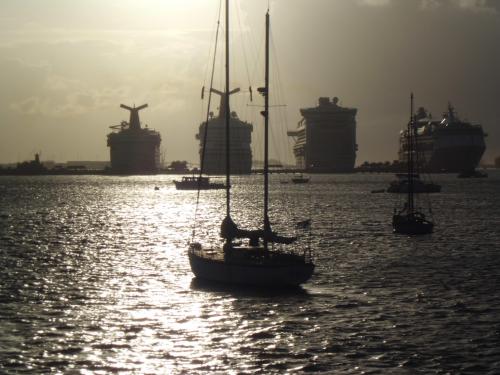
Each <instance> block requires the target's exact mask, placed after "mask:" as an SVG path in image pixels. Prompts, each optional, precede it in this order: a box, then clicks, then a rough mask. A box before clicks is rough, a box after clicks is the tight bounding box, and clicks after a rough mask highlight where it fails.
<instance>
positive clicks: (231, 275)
mask: <svg viewBox="0 0 500 375" xmlns="http://www.w3.org/2000/svg"><path fill="white" fill-rule="evenodd" d="M228 9H229V0H226V77H225V78H226V90H225V94H224V95H225V98H224V99H225V110H226V113H225V127H226V139H225V140H226V217H225V218H224V220H223V221H222V224H221V231H220V235H221V237H222V238H223V239H224V245H223V246H222V247H221V248H209V249H204V248H203V247H202V245H201V244H200V243H196V242H195V243H191V244H190V246H189V250H188V256H189V263H190V265H191V270H192V271H193V273H194V275H195V276H196V278H197V279H201V280H205V281H215V282H222V283H227V284H233V285H250V286H257V287H266V288H270V287H271V288H276V287H296V286H298V285H300V284H302V283H305V282H306V281H307V280H309V278H310V277H311V276H312V274H313V271H314V263H313V262H312V257H311V252H310V249H307V250H305V251H304V252H303V253H301V254H297V253H295V252H291V251H288V252H285V251H283V250H274V249H273V247H274V246H272V245H274V244H282V245H287V244H292V243H293V242H295V241H296V239H297V238H296V237H286V236H280V235H278V234H277V233H276V232H274V231H273V230H272V228H271V223H270V220H269V216H268V211H269V151H268V150H269V127H268V124H269V11H268V12H267V14H266V73H265V87H262V88H259V89H258V91H259V92H260V93H261V94H262V96H263V97H264V100H265V109H264V111H262V112H261V113H262V115H263V116H264V129H265V131H264V134H265V135H264V215H263V228H262V229H258V230H245V229H240V228H239V227H238V226H237V225H236V223H235V222H234V221H233V219H232V218H231V190H230V186H231V184H230V179H231V174H230V162H229V158H230V152H229V150H230V137H229V132H230V127H229V123H230V110H229V96H230V90H229V22H228V21H229V17H228V14H229V11H228ZM235 240H237V241H241V240H248V244H245V245H243V244H242V243H241V242H235Z"/></svg>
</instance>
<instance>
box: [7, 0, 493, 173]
mask: <svg viewBox="0 0 500 375" xmlns="http://www.w3.org/2000/svg"><path fill="white" fill-rule="evenodd" d="M267 3H268V1H267V0H231V4H232V8H233V10H234V12H232V18H231V20H232V21H231V22H232V25H233V26H234V30H235V31H234V34H233V35H232V40H233V46H232V49H233V51H234V55H233V56H232V61H233V64H232V66H233V68H234V75H233V77H234V83H233V86H234V87H236V86H241V87H242V88H246V87H248V85H249V83H250V84H251V85H252V86H253V87H258V86H260V85H262V81H263V77H262V76H263V74H262V72H261V69H260V66H261V65H260V64H261V62H262V61H261V60H262V58H263V33H264V26H263V21H264V14H265V10H266V7H267ZM218 6H219V0H71V1H69V0H1V1H0V162H4V163H5V162H17V161H22V160H26V159H29V158H32V156H33V154H34V153H35V152H38V151H41V152H42V158H43V159H46V160H47V159H52V160H57V161H66V160H108V159H109V150H108V148H107V147H106V134H107V133H109V128H108V126H110V125H114V124H118V123H120V121H121V120H125V119H128V116H127V113H126V111H124V110H122V109H120V108H119V105H120V103H124V104H129V105H132V104H134V103H135V104H136V105H140V104H142V103H148V104H149V108H148V109H146V110H145V111H143V112H141V120H142V121H143V123H147V124H148V125H149V126H150V127H152V128H155V129H156V130H159V131H160V133H161V135H162V139H163V140H162V148H163V149H164V150H165V158H166V160H167V161H170V160H176V159H185V160H189V161H197V159H198V156H197V151H198V148H197V141H196V140H195V138H194V135H195V133H196V132H197V129H198V125H199V123H200V122H201V121H202V118H203V109H202V108H203V102H202V101H201V100H200V90H201V87H202V86H203V85H208V83H207V66H208V65H209V53H210V48H211V47H213V38H214V30H215V25H216V17H217V10H218ZM271 14H272V34H273V42H274V47H275V48H274V49H275V52H276V53H275V55H274V56H275V60H274V66H275V69H274V71H275V72H276V74H278V73H279V77H280V80H279V83H280V90H281V92H282V95H281V96H280V97H279V98H277V99H275V100H274V102H275V103H280V104H286V105H287V107H286V118H287V119H288V127H289V128H295V126H296V123H297V121H299V120H300V114H299V108H301V107H308V106H313V105H315V104H316V102H317V98H318V97H319V96H330V97H333V96H338V97H339V98H340V100H341V103H342V104H343V105H346V106H350V107H356V108H358V109H359V111H358V118H357V120H358V131H357V135H358V144H359V152H358V158H357V163H358V164H359V163H361V162H363V161H365V160H370V161H381V160H393V159H395V158H396V157H397V148H398V133H399V130H400V129H401V128H402V127H403V126H404V125H405V123H406V121H407V118H408V96H409V92H410V91H411V90H413V91H414V93H415V96H416V104H417V105H423V106H425V107H427V108H428V109H429V110H430V111H431V112H432V113H433V114H434V117H438V116H440V115H441V113H442V112H443V111H444V110H445V109H446V106H447V103H448V101H451V102H452V103H453V104H454V105H455V107H456V109H457V111H458V113H459V115H460V116H461V117H462V118H464V119H468V120H470V121H472V122H478V123H481V124H483V127H484V129H485V130H486V131H487V132H488V134H489V136H488V138H487V152H486V155H485V159H486V160H487V161H491V160H492V159H493V158H494V157H495V156H499V155H500V130H499V123H500V1H496V0H490V1H488V0H272V1H271ZM276 61H277V62H278V65H277V68H276ZM218 71H220V69H219V70H218ZM276 74H275V75H274V77H275V78H276ZM216 82H217V84H216V86H218V87H220V85H221V82H220V78H218V79H217V80H216ZM277 90H278V89H277V88H276V90H275V92H277ZM234 99H235V101H234V104H235V106H234V108H235V109H236V110H237V111H238V113H239V115H240V118H242V119H246V120H249V121H252V122H254V126H255V127H256V134H255V135H256V136H255V140H257V139H258V138H259V137H258V130H257V129H258V128H259V127H260V118H259V116H257V115H256V114H255V113H256V111H255V110H253V109H252V108H254V107H249V106H247V104H248V103H247V102H248V95H247V94H245V93H242V94H239V95H237V97H235V98H234ZM259 100H260V99H259ZM258 103H260V102H256V103H254V104H258ZM257 158H258V156H257Z"/></svg>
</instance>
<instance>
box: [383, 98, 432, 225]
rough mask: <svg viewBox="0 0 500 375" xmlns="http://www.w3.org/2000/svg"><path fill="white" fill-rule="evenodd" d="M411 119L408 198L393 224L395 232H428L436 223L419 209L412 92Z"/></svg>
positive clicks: (393, 218)
mask: <svg viewBox="0 0 500 375" xmlns="http://www.w3.org/2000/svg"><path fill="white" fill-rule="evenodd" d="M410 101H411V104H410V121H409V122H408V128H407V130H406V137H407V145H408V150H407V173H406V181H407V195H406V196H407V199H406V202H405V203H404V206H403V208H402V209H401V210H399V211H396V210H395V212H394V215H393V216H392V226H393V228H394V232H396V233H402V234H427V233H431V232H432V230H433V228H434V223H433V222H432V221H431V220H428V219H427V218H426V217H425V215H424V213H423V212H422V211H421V210H420V209H418V207H417V205H416V202H415V198H416V193H417V191H416V188H415V180H416V179H417V178H418V167H419V163H418V147H417V144H416V141H417V135H416V126H415V116H414V113H413V93H412V94H411V99H410Z"/></svg>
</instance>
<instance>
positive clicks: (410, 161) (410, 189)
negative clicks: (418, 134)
mask: <svg viewBox="0 0 500 375" xmlns="http://www.w3.org/2000/svg"><path fill="white" fill-rule="evenodd" d="M413 121H414V117H413V93H411V96H410V122H409V123H408V213H413V209H414V201H413V190H414V189H413V174H414V171H413V149H414V147H413V128H414V124H413Z"/></svg>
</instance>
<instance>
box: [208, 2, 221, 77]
mask: <svg viewBox="0 0 500 375" xmlns="http://www.w3.org/2000/svg"><path fill="white" fill-rule="evenodd" d="M221 8H222V0H220V2H219V11H218V12H217V14H216V15H215V16H216V19H217V21H216V22H217V24H219V23H220V12H221ZM217 33H218V30H217V29H216V30H215V32H214V33H213V34H212V37H211V38H210V41H211V43H210V46H212V45H214V42H215V43H216V42H217V40H216V39H217ZM214 39H215V41H214ZM211 54H212V51H211V47H209V48H208V56H207V57H208V58H207V60H208V61H210V57H212V56H211ZM209 66H210V65H209V64H206V65H205V72H204V74H203V86H205V83H206V82H207V75H208V68H209Z"/></svg>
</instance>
